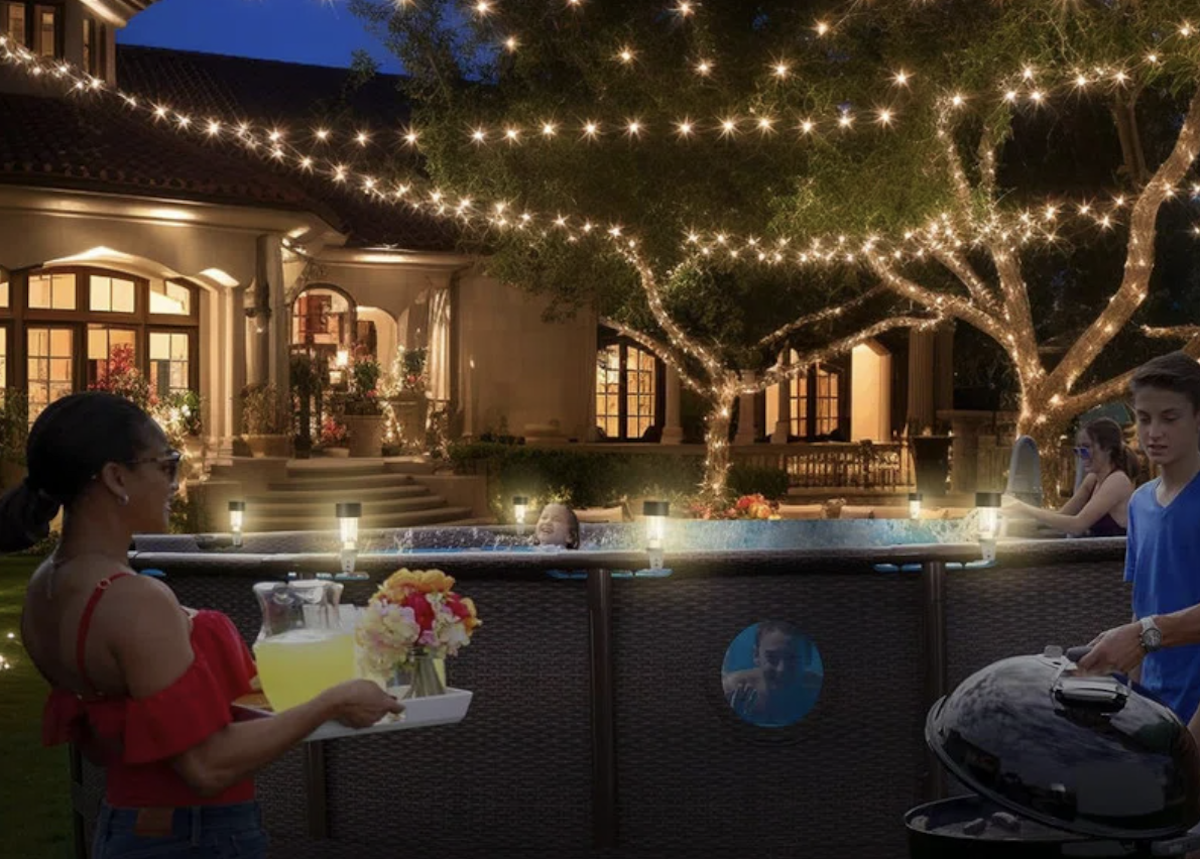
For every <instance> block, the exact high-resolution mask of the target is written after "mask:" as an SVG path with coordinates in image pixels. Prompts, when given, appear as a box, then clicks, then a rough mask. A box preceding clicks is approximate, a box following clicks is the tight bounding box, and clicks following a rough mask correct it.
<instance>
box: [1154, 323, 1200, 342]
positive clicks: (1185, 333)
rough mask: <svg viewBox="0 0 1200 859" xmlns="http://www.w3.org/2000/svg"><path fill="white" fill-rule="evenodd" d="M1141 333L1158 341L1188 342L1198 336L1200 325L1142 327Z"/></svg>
mask: <svg viewBox="0 0 1200 859" xmlns="http://www.w3.org/2000/svg"><path fill="white" fill-rule="evenodd" d="M1142 333H1143V334H1145V335H1146V336H1147V337H1152V338H1155V339H1159V340H1190V339H1191V338H1193V337H1196V336H1197V335H1200V325H1168V326H1166V327H1163V328H1152V327H1151V326H1149V325H1143V326H1142Z"/></svg>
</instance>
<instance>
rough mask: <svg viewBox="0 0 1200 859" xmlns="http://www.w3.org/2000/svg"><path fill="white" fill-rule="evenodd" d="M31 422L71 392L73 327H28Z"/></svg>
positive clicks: (73, 353)
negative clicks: (47, 407)
mask: <svg viewBox="0 0 1200 859" xmlns="http://www.w3.org/2000/svg"><path fill="white" fill-rule="evenodd" d="M25 337H26V343H27V347H26V348H27V351H28V353H29V357H28V372H29V383H28V392H29V423H30V424H32V423H33V422H34V420H36V419H37V416H38V415H40V414H41V413H42V410H43V409H44V408H46V406H48V405H50V404H51V403H52V402H54V401H55V400H58V399H61V398H62V397H65V396H67V394H69V393H71V390H72V389H73V387H74V373H73V372H72V370H71V367H72V364H73V363H74V359H75V344H74V342H73V332H72V331H71V329H70V328H27V329H26V331H25Z"/></svg>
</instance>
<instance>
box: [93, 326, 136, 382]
mask: <svg viewBox="0 0 1200 859" xmlns="http://www.w3.org/2000/svg"><path fill="white" fill-rule="evenodd" d="M120 349H125V350H128V356H127V357H128V359H131V363H132V364H133V366H135V367H136V366H137V332H135V331H131V330H128V329H124V328H107V327H105V326H104V325H89V326H88V332H87V383H88V385H94V384H95V383H96V382H98V381H100V380H101V379H102V378H104V375H105V373H106V372H107V371H108V369H109V367H110V365H111V362H112V360H113V358H114V357H116V355H117V350H120Z"/></svg>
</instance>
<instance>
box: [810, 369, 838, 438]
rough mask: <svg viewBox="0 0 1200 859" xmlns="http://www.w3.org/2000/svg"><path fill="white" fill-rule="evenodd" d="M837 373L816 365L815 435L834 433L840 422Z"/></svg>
mask: <svg viewBox="0 0 1200 859" xmlns="http://www.w3.org/2000/svg"><path fill="white" fill-rule="evenodd" d="M838 381H839V380H838V372H837V371H836V370H829V369H826V368H825V367H823V366H821V365H820V364H818V365H817V396H816V407H817V415H816V419H817V435H829V434H831V433H833V432H835V431H836V430H837V428H838V424H839V423H840V422H841V417H842V412H841V409H840V408H839V406H840V403H839V401H838Z"/></svg>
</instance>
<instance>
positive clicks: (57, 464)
mask: <svg viewBox="0 0 1200 859" xmlns="http://www.w3.org/2000/svg"><path fill="white" fill-rule="evenodd" d="M152 425H153V421H152V420H151V418H150V416H149V415H147V414H146V413H145V412H144V411H142V410H141V409H140V408H138V407H137V406H136V405H134V404H133V403H132V402H130V401H129V400H126V399H125V398H123V397H117V396H114V395H113V394H107V393H104V392H101V391H88V392H86V393H82V394H72V395H70V396H67V397H63V398H62V399H60V400H55V401H54V402H53V403H51V404H50V405H49V406H47V407H46V408H45V410H43V411H42V413H41V414H40V415H38V419H37V420H36V421H34V424H33V428H32V429H31V430H30V431H29V442H28V444H27V445H26V448H25V461H26V463H27V466H28V469H29V476H28V477H26V478H25V481H24V482H23V483H21V484H20V485H19V486H17V487H15V488H13V489H11V490H9V491H8V492H7V493H5V495H4V496H3V497H2V498H0V551H4V552H15V551H20V550H22V549H26V548H28V547H30V546H32V545H33V544H34V543H36V542H37V541H38V540H40V539H42V538H44V537H45V536H46V535H47V534H48V533H49V530H50V521H51V520H52V519H53V518H54V517H55V516H56V515H57V514H58V510H59V508H60V507H70V506H71V504H72V503H73V502H74V501H75V499H76V498H78V497H79V494H80V493H81V492H82V491H83V490H84V489H85V488H87V486H88V484H89V483H90V482H91V480H92V478H94V477H95V476H96V475H97V474H99V473H100V470H101V469H102V468H103V467H104V466H105V464H106V463H109V462H132V461H133V460H135V459H137V457H138V455H139V454H140V453H141V452H142V449H143V448H144V446H145V444H146V442H147V440H148V439H147V432H148V430H149V428H150V427H151V426H152Z"/></svg>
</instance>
